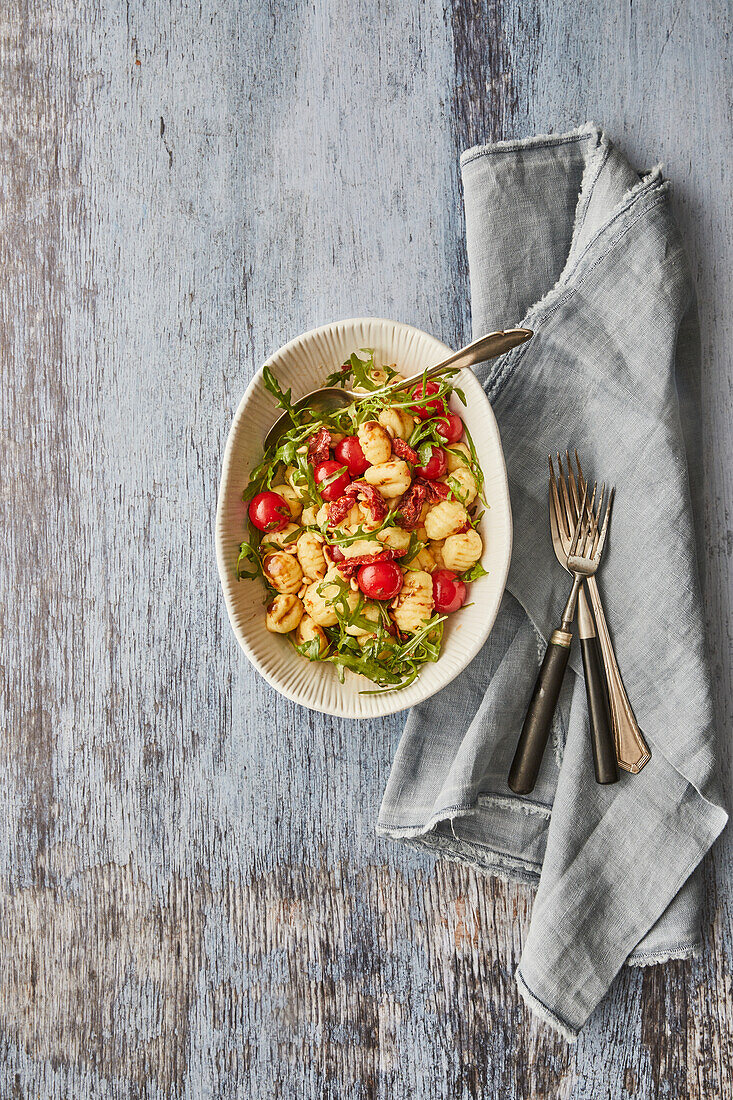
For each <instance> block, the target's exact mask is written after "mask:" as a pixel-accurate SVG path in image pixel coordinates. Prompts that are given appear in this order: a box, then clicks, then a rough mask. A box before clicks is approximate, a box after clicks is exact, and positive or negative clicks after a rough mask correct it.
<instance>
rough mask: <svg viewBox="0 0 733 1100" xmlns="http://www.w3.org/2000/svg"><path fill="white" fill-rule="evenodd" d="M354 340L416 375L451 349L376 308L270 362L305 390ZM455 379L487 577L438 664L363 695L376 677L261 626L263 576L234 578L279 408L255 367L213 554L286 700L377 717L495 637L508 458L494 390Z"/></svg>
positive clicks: (440, 680) (455, 620)
mask: <svg viewBox="0 0 733 1100" xmlns="http://www.w3.org/2000/svg"><path fill="white" fill-rule="evenodd" d="M358 348H374V350H375V360H376V361H377V362H378V363H396V365H397V370H398V371H400V373H402V374H405V375H408V376H409V375H412V374H419V373H420V372H421V371H423V370H425V368H426V367H431V366H433V365H434V364H435V363H437V362H439V361H440V360H441V359H442V358H444V357H445V356H446V355H449V354H450V350H451V349H450V348H448V347H446V345H445V344H443V343H441V342H440V341H439V340H436V339H435V337H434V336H430V335H429V334H428V333H426V332H421V331H420V329H416V328H412V327H411V326H410V325H403V324H400V323H398V322H397V321H386V320H382V319H381V318H376V317H366V318H355V319H353V320H348V321H337V322H336V323H335V324H331V325H323V326H322V327H321V328H316V329H312V330H311V331H310V332H305V333H303V335H302V336H298V337H296V338H295V339H294V340H291V341H290V343H288V344H285V346H284V347H282V348H280V350H279V351H277V352H275V354H274V355H272V356H271V357H270V358H269V359H268V361H267V363H266V364H265V366H269V367H270V369H271V370H272V371H273V372H274V374H275V376H276V378H277V380H278V382H279V383H280V385H281V386H282V388H283V389H284V390H287V389H288V388H291V389H292V392H293V398H294V399H296V398H298V397H301V396H302V395H303V394H305V393H308V392H309V391H310V390H314V389H317V388H318V387H319V386H322V385H323V382H324V379H325V377H326V375H327V374H330V372H331V371H333V370H334V369H335V368H336V367H338V366H339V365H340V364H341V363H343V362H344V360H345V359H346V358H347V357H348V356H349V355H350V354H351V352H352V351H355V350H357V349H358ZM456 385H457V386H458V387H459V388H460V389H462V390H463V391H464V393H465V395H466V401H467V407H466V408H465V409H464V408H462V407H461V406H460V403H458V402H456V400H455V399H454V406H455V407H456V411H459V412H460V414H461V416H462V417H463V419H464V421H465V423H466V424H467V425H468V429H469V431H470V432H471V435H472V437H473V440H474V443H475V446H476V451H477V454H478V459H479V463H480V465H481V469H482V470H483V473H484V478H485V488H484V493H485V496H486V500H487V502H488V505H489V507H488V508H486V510H485V513H484V516H483V518H482V520H481V523H480V525H479V530H480V532H481V537H482V538H483V541H484V554H483V557H482V559H481V561H482V564H483V566H484V568H485V569H487V570H488V575H487V576H486V577H481V579H480V580H478V581H474V582H473V583H472V584H471V585H470V587H469V602H470V603H471V605H472V606H470V607H467V608H465V609H464V610H462V611H459V612H456V613H455V614H453V615H450V616H449V617H448V620H447V622H446V624H445V633H444V638H443V648H442V652H441V655H440V658H439V660H438V661H436V662H435V664H430V663H427V664H425V665H424V666H423V668H422V671H421V673H420V675H419V677H418V678H417V680H415V681H414V682H413V683H412V684H410V686H409V687H406V688H404V689H403V690H401V691H400V690H397V691H390V692H387V693H385V694H378V695H365V694H360V693H361V692H364V691H370V690H373V689H374V687H375V685H374V684H372V683H371V682H370V681H369V680H367V679H365V678H364V677H363V676H358V675H355V674H353V673H351V672H347V674H346V680H345V683H343V684H341V683H339V679H338V675H337V671H336V668H335V667H334V666H333V665H332V664H330V663H328V662H323V663H318V662H312V661H307V660H305V659H304V658H303V657H301V656H300V655H299V654H298V653H296V652H295V650H294V649H293V647H292V646H291V644H290V642H289V641H288V639H287V638H286V637H283V636H282V635H278V634H271V633H270V632H269V631H268V630H267V628H266V627H265V608H264V602H263V601H264V589H263V586H262V583H261V582H260V581H259V580H241V581H238V580H237V576H236V563H237V557H238V553H239V544H240V543H241V542H242V541H244V540H245V539H248V538H249V534H248V528H247V509H246V505H245V504H244V502H243V500H242V493H243V491H244V489H245V487H246V485H247V481H248V479H249V473H250V470H252V469H253V468H254V466H256V465H257V463H258V462H259V461H260V458H261V454H262V445H263V440H264V438H265V435H266V434H267V430H268V428H269V427H270V426H271V425H272V423H273V422H274V420H275V419H276V417H277V416H278V414H279V410H278V409H277V408H276V406H275V402H274V400H273V398H272V396H271V395H270V394H269V393H268V392H267V391H266V389H265V387H264V383H263V381H262V369H260V370H258V372H257V374H256V375H255V376H254V378H253V379H252V381H251V382H250V384H249V386H248V387H247V390H246V392H245V394H244V397H243V398H242V400H241V402H240V404H239V408H238V409H237V412H236V414H235V417H234V421H233V423H232V426H231V428H230V430H229V436H228V439H227V443H226V448H225V450H224V460H223V465H222V475H221V483H220V485H219V499H218V504H217V510H216V557H217V563H218V566H219V576H220V577H221V585H222V588H223V590H224V599H225V601H226V607H227V612H228V614H229V622H230V623H231V626H232V630H233V631H234V633H235V635H236V636H237V639H238V641H239V644H240V645H241V647H242V649H243V650H244V652H245V653H246V654H247V656H248V658H249V659H250V661H251V662H252V664H253V665H254V666H255V668H256V669H257V671H258V672H259V673H261V675H262V676H264V678H265V680H267V682H268V683H269V684H271V685H272V687H274V688H275V689H276V691H279V692H280V693H281V694H282V695H284V696H286V698H288V699H292V701H293V702H295V703H300V704H301V705H302V706H305V707H310V708H311V710H317V711H321V712H322V713H324V714H333V715H336V716H337V717H342V718H378V717H380V716H382V715H386V714H393V713H394V712H395V711H399V710H404V709H405V708H406V707H412V706H414V705H415V704H416V703H420V702H422V701H423V700H424V699H428V698H429V697H430V696H431V695H434V694H435V692H436V691H440V689H441V688H444V687H445V686H446V684H449V683H450V682H451V680H453V679H455V677H456V676H458V675H459V673H460V672H462V671H463V669H464V668H465V667H466V665H468V664H469V662H470V661H471V660H472V659H473V658H474V657H475V656H476V654H477V653H478V651H479V649H480V648H481V646H482V645H483V644H484V642H485V641H486V639H487V638H488V636H489V633H490V631H491V628H492V626H493V624H494V619H495V618H496V614H497V612H498V610H499V603H500V602H501V597H502V594H503V592H504V586H505V584H506V578H507V573H508V571H509V559H510V557H511V549H512V518H511V509H510V505H509V489H508V486H507V476H506V466H505V464H504V455H503V452H502V447H501V440H500V438H499V429H498V427H497V424H496V419H495V417H494V413H493V411H492V409H491V405H490V404H489V401H488V398H487V397H486V394H485V393H484V391H483V389H482V388H481V386H480V384H479V382H478V380H477V379H476V377H475V375H474V374H473V372H472V371H470V370H463V371H460V372H459V374H458V376H457V378H456Z"/></svg>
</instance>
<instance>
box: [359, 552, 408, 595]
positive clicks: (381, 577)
mask: <svg viewBox="0 0 733 1100" xmlns="http://www.w3.org/2000/svg"><path fill="white" fill-rule="evenodd" d="M356 580H357V583H358V585H359V588H360V589H361V590H362V592H363V593H364V595H365V596H368V597H369V598H370V599H372V600H391V599H392V598H393V597H394V596H396V595H397V593H398V592H399V590H400V589H401V588H402V570H401V569H400V567H399V565H397V563H396V562H393V561H375V562H373V563H372V564H371V565H362V567H361V569H360V570H359V572H358V573H357V575H356Z"/></svg>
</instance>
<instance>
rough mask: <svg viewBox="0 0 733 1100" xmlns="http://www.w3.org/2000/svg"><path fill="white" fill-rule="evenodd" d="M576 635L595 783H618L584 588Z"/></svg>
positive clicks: (608, 713) (603, 685) (602, 680)
mask: <svg viewBox="0 0 733 1100" xmlns="http://www.w3.org/2000/svg"><path fill="white" fill-rule="evenodd" d="M578 634H579V635H580V649H581V652H582V654H583V672H584V673H585V692H586V695H587V697H588V717H589V719H590V738H591V745H592V746H593V767H594V769H595V773H596V783H617V782H618V766H617V764H616V745H615V742H614V740H613V733H612V732H611V709H610V707H609V703H608V694H607V692H606V677H605V673H604V671H603V664H602V660H601V648H600V644H599V642H598V638H597V636H596V624H595V622H594V621H593V615H592V614H591V610H590V608H589V606H588V601H587V599H586V596H585V591H584V590H581V592H580V598H579V600H578Z"/></svg>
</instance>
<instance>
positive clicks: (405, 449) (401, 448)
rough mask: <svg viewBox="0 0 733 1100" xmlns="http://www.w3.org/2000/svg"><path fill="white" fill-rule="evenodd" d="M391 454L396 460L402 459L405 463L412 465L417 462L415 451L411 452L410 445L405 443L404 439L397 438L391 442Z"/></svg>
mask: <svg viewBox="0 0 733 1100" xmlns="http://www.w3.org/2000/svg"><path fill="white" fill-rule="evenodd" d="M392 452H393V454H396V455H397V457H398V458H404V459H405V461H406V462H412V464H413V465H416V464H417V462H418V454H417V451H415V450H413V448H412V447H411V446H410V444H409V443H407V442H405V440H404V439H400V437H399V436H397V437H396V439H393V440H392Z"/></svg>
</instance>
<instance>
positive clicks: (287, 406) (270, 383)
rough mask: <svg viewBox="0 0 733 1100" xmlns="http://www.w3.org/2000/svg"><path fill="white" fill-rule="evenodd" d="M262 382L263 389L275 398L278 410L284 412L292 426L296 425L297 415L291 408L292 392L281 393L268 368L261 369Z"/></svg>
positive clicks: (275, 379)
mask: <svg viewBox="0 0 733 1100" xmlns="http://www.w3.org/2000/svg"><path fill="white" fill-rule="evenodd" d="M262 380H263V382H264V383H265V389H266V390H267V391H268V393H271V394H272V396H273V397H274V398H275V400H276V401H277V404H278V406H279V408H281V409H284V411H285V412H286V413H287V414H288V415H289V417H290V419H291V420H292V422H293V424H297V423H298V414H297V412H296V411H295V409H294V408H293V403H292V400H291V393H292V391H291V390H286V391H285V392H284V393H283V391H282V390H281V389H280V385H279V383H278V380H277V378H276V377H275V375H274V374H273V373H272V371H271V370H270V368H269V367H263V368H262Z"/></svg>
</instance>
